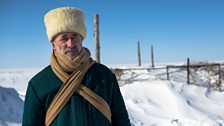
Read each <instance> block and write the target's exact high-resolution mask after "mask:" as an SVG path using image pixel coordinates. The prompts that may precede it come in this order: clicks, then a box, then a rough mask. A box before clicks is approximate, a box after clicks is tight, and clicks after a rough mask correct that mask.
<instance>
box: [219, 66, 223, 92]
mask: <svg viewBox="0 0 224 126" xmlns="http://www.w3.org/2000/svg"><path fill="white" fill-rule="evenodd" d="M221 86H222V85H221V66H220V64H219V84H218V90H219V91H221Z"/></svg>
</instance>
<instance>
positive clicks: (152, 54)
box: [151, 45, 154, 68]
mask: <svg viewBox="0 0 224 126" xmlns="http://www.w3.org/2000/svg"><path fill="white" fill-rule="evenodd" d="M151 63H152V68H154V53H153V45H151Z"/></svg>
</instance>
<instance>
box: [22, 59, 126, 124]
mask: <svg viewBox="0 0 224 126" xmlns="http://www.w3.org/2000/svg"><path fill="white" fill-rule="evenodd" d="M62 84H63V83H62V81H61V80H60V79H59V78H58V77H57V76H56V74H55V73H54V72H53V71H52V68H51V66H48V67H46V68H45V69H43V70H42V71H40V72H39V73H38V74H37V75H35V76H34V77H33V78H32V79H31V80H30V81H29V84H28V88H27V92H26V97H25V103H24V112H23V122H22V125H23V126H44V120H45V115H46V111H47V109H48V107H49V105H50V103H51V101H52V100H53V98H54V96H55V95H56V93H57V91H58V90H59V88H60V86H61V85H62ZM82 84H84V85H85V86H87V87H88V88H90V89H91V90H92V91H94V92H95V93H97V94H98V95H99V96H101V97H102V98H103V99H104V100H105V101H106V102H107V103H108V104H109V106H110V108H111V113H112V125H113V126H130V120H129V118H128V114H127V110H126V107H125V104H124V101H123V98H122V95H121V92H120V89H119V86H118V83H117V80H116V78H115V76H114V74H113V73H112V72H111V71H110V69H108V68H107V67H105V66H104V65H102V64H97V63H96V64H94V65H93V66H92V67H91V68H90V69H89V70H88V71H87V73H86V75H85V77H84V79H83V80H82ZM51 126H111V124H110V123H109V121H108V119H107V118H106V117H105V116H104V115H103V114H102V113H101V112H99V111H98V110H97V109H96V108H95V107H94V106H93V105H91V104H90V103H89V102H88V101H86V100H85V99H84V98H83V97H82V96H80V95H78V94H77V93H74V94H73V96H72V97H71V99H70V100H69V101H68V103H67V104H66V105H65V106H64V108H63V109H62V110H61V111H60V113H59V114H58V116H57V117H56V118H55V119H54V121H53V122H52V124H51Z"/></svg>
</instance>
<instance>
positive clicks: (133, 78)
mask: <svg viewBox="0 0 224 126" xmlns="http://www.w3.org/2000/svg"><path fill="white" fill-rule="evenodd" d="M109 67H110V66H109ZM112 67H113V68H114V67H119V68H130V67H131V68H133V67H135V66H130V65H129V66H127V65H125V66H112ZM135 68H138V67H135ZM40 69H41V68H35V69H11V70H0V126H20V125H21V121H22V120H21V119H22V111H23V100H24V96H25V92H26V87H27V82H28V81H29V79H30V78H31V77H32V76H33V75H34V74H36V73H37V72H38V71H39V70H40ZM185 74H186V73H185V72H184V71H178V72H176V73H173V74H171V75H170V80H169V81H168V80H166V71H165V69H157V70H150V71H148V70H131V71H130V70H129V71H124V72H123V74H122V75H121V76H120V79H121V81H120V83H121V85H122V86H121V92H122V94H123V97H124V99H125V104H126V107H127V110H128V113H129V116H130V119H131V123H132V125H133V126H224V107H223V106H224V91H221V92H219V91H217V90H215V89H214V87H211V88H207V87H205V86H196V85H193V84H190V85H188V84H186V76H185ZM197 74H198V75H200V78H202V79H199V80H200V81H197V83H198V84H197V85H206V82H207V81H203V77H204V78H209V77H210V76H209V75H208V74H207V73H206V72H204V71H201V72H200V71H199V73H197ZM122 80H123V81H122ZM124 80H125V81H124ZM216 80H217V76H213V77H210V79H209V81H210V82H211V84H213V83H214V84H215V82H217V81H216ZM199 83H200V84H199ZM222 85H224V83H223V80H222Z"/></svg>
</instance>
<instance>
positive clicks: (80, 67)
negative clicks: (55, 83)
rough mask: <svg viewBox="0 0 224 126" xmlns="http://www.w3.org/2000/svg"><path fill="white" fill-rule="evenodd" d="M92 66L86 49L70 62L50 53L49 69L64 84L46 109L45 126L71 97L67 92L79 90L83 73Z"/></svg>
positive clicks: (63, 57) (61, 56) (59, 54)
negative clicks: (50, 68)
mask: <svg viewBox="0 0 224 126" xmlns="http://www.w3.org/2000/svg"><path fill="white" fill-rule="evenodd" d="M93 64H94V61H93V60H92V59H91V58H90V52H89V50H88V49H86V48H83V49H82V50H81V52H80V55H78V56H77V57H76V58H75V59H74V60H70V59H68V58H67V57H66V56H65V55H62V54H61V53H59V52H56V51H55V52H53V53H52V55H51V67H52V69H53V71H54V73H55V74H56V75H57V76H58V77H59V78H60V79H61V80H62V81H63V83H64V84H63V85H62V86H63V87H61V88H60V90H59V91H58V93H57V94H56V96H55V97H54V99H53V101H52V103H51V105H50V107H49V108H48V111H47V114H46V119H45V125H50V123H51V122H52V121H53V120H54V118H55V117H56V116H57V114H58V113H59V112H60V110H61V109H62V108H63V106H64V104H65V103H67V101H68V100H69V99H70V97H71V96H72V95H73V94H72V93H68V92H73V91H76V90H77V89H78V88H79V86H80V84H81V81H82V79H83V77H84V75H85V73H86V72H87V70H88V69H89V68H90V67H91V66H92V65H93ZM69 73H72V74H69ZM57 96H60V97H57Z"/></svg>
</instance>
